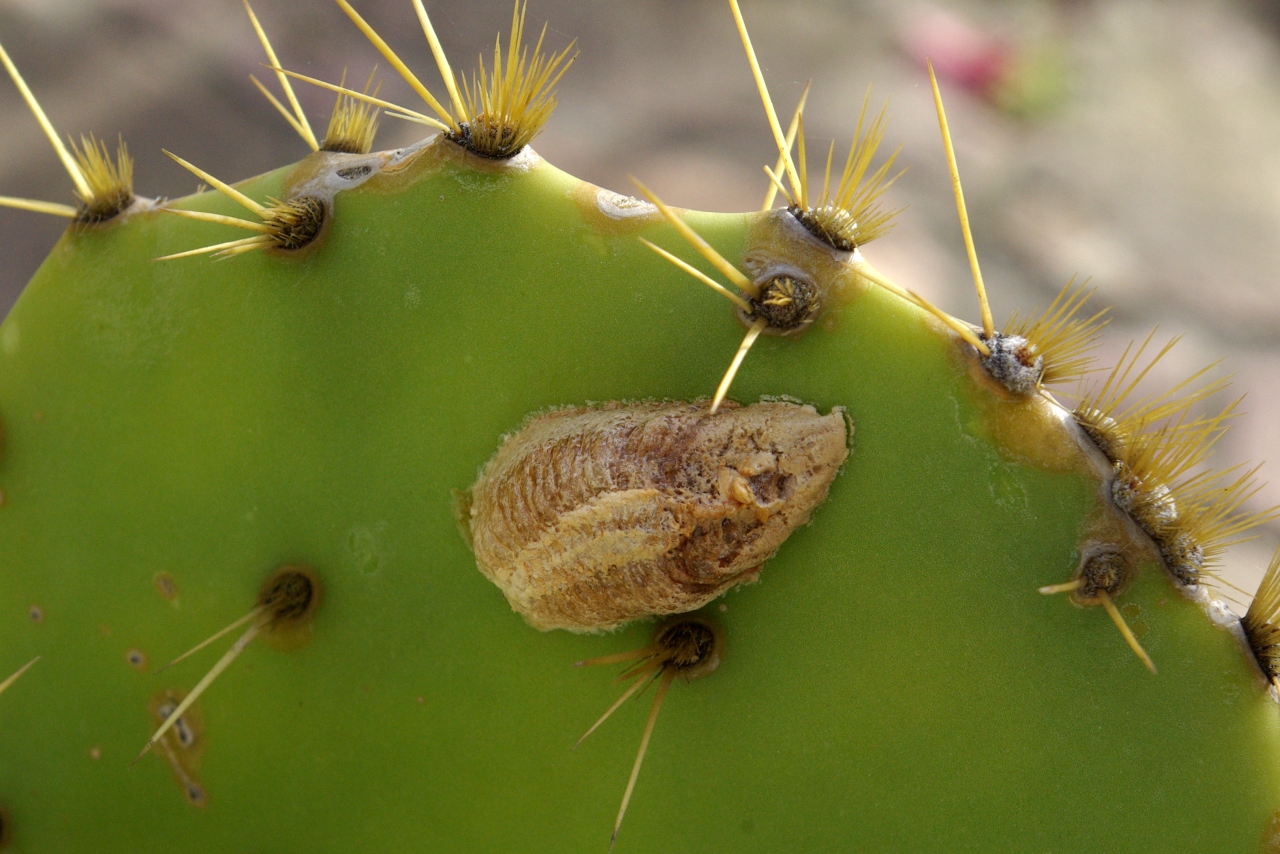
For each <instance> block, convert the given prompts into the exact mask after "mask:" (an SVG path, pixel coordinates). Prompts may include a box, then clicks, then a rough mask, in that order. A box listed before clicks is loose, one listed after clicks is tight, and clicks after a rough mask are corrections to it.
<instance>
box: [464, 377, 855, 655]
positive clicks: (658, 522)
mask: <svg viewBox="0 0 1280 854" xmlns="http://www.w3.org/2000/svg"><path fill="white" fill-rule="evenodd" d="M849 429H850V428H848V427H846V416H845V414H844V412H843V410H841V409H839V408H836V409H835V410H833V411H832V412H831V413H829V414H827V415H819V414H818V413H817V411H816V410H814V408H813V407H811V406H802V405H799V404H795V403H785V402H762V403H757V404H753V405H751V406H739V405H737V404H736V403H732V402H726V405H725V407H724V408H723V409H722V410H721V411H720V412H718V413H710V412H708V410H707V407H706V404H705V402H703V401H696V402H693V403H610V404H606V405H604V406H601V407H598V408H579V407H568V408H565V409H558V410H552V411H550V412H545V413H542V414H539V415H536V416H534V417H533V418H531V419H530V420H529V421H528V422H526V424H525V425H524V426H523V427H522V428H521V429H520V430H519V431H517V432H516V433H513V434H511V435H509V436H507V437H506V438H505V439H504V441H503V443H502V445H501V446H500V447H499V448H498V451H497V453H495V454H494V456H493V458H492V459H491V460H490V461H489V462H488V464H487V465H486V466H485V468H484V471H483V472H482V473H481V475H480V477H479V479H478V480H477V481H476V483H475V484H474V485H473V486H472V489H471V495H472V503H471V511H470V512H471V515H470V522H471V524H470V527H471V534H472V541H473V543H474V548H475V554H476V565H477V566H478V568H479V569H480V571H481V572H482V573H484V575H485V576H486V577H487V578H489V579H490V580H491V581H493V582H494V583H495V584H497V585H498V587H499V588H500V589H501V590H502V592H503V593H504V595H506V597H507V601H508V602H510V603H511V606H512V608H513V609H514V610H516V611H518V612H519V613H520V614H522V615H523V616H524V617H525V619H526V620H528V622H529V623H530V624H531V625H533V626H534V627H535V628H538V629H542V630H544V631H545V630H549V629H557V628H562V629H568V630H569V631H575V632H585V631H598V630H602V629H609V628H613V627H615V626H619V625H621V624H623V623H626V622H628V621H630V620H634V619H638V618H641V617H647V616H652V615H655V614H659V615H660V614H678V613H684V612H687V611H692V610H695V609H697V608H699V607H701V606H702V605H704V604H706V603H707V602H709V601H711V600H712V599H715V598H716V597H717V596H719V595H720V594H722V593H724V592H725V591H726V590H728V589H729V588H730V587H733V586H735V585H737V584H741V583H744V582H747V581H752V580H754V579H755V578H756V576H757V574H758V573H759V571H760V568H761V565H762V564H763V563H764V562H765V561H766V560H768V559H769V558H770V557H772V556H773V554H774V553H775V552H776V551H777V550H778V548H779V547H780V546H781V545H782V543H783V542H784V541H785V540H786V539H787V537H788V536H790V535H791V532H792V531H794V530H795V529H796V528H797V527H799V526H800V525H803V524H804V523H805V522H807V521H808V520H809V517H810V515H811V514H812V512H813V510H814V509H815V508H816V507H817V506H818V505H819V504H821V503H822V502H823V501H824V500H825V499H826V496H827V490H828V489H829V488H830V486H831V482H832V481H833V480H834V479H835V476H836V474H837V472H838V471H839V469H840V466H841V465H842V464H843V463H844V461H845V458H846V457H847V456H848V453H849V450H848V449H849V436H850V433H849Z"/></svg>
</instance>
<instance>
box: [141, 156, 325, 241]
mask: <svg viewBox="0 0 1280 854" xmlns="http://www.w3.org/2000/svg"><path fill="white" fill-rule="evenodd" d="M165 154H168V155H169V156H170V157H171V158H173V159H174V160H175V161H176V162H177V163H178V164H179V165H181V166H182V167H183V168H184V169H186V170H187V171H189V172H191V173H192V174H193V175H195V176H196V177H198V178H200V179H201V180H202V181H205V182H207V183H208V184H210V185H211V186H213V187H214V188H216V189H217V190H218V191H219V192H221V193H222V194H223V195H225V196H227V197H228V198H229V199H231V200H232V201H234V202H236V204H238V205H240V206H241V207H243V208H245V209H246V210H248V211H249V212H250V213H252V214H254V215H255V216H256V217H257V218H258V219H257V221H254V220H250V219H243V218H241V217H233V216H225V215H224V214H215V213H208V212H205V211H189V210H184V209H181V208H172V207H166V208H164V210H165V211H166V212H168V213H172V214H176V215H178V216H183V217H186V218H188V219H198V220H202V221H204V222H212V223H216V224H219V225H230V226H234V227H235V228H241V229H244V230H246V231H252V232H254V236H252V237H244V238H240V239H238V240H229V241H226V242H224V243H215V244H213V245H210V246H201V247H200V248H198V249H189V250H187V251H185V252H175V253H173V254H172V255H164V256H161V257H160V258H157V259H156V260H157V261H172V260H175V259H178V258H187V257H189V256H192V255H206V254H212V255H213V256H214V257H215V258H228V257H232V256H235V255H241V254H243V253H245V252H252V251H254V250H255V249H266V248H275V249H283V250H295V249H301V248H303V247H304V246H307V245H308V244H310V243H311V242H312V241H314V240H315V239H316V238H317V237H318V236H319V235H320V231H321V229H323V228H324V223H325V219H326V213H327V211H328V205H327V204H326V202H325V201H324V200H323V199H321V198H319V197H317V196H309V195H301V196H296V197H294V198H292V199H285V200H283V201H282V200H279V199H269V200H268V201H269V204H265V205H264V204H262V203H261V202H256V201H254V200H253V199H251V198H249V197H248V196H246V195H245V194H244V193H242V192H240V191H239V190H237V189H236V188H234V187H232V186H231V185H230V184H227V183H226V182H224V181H221V180H219V179H217V178H215V177H214V176H212V175H210V174H209V173H208V172H205V171H204V170H203V169H200V168H199V167H198V166H194V165H192V164H190V163H188V162H187V161H185V160H183V159H182V158H181V157H178V156H177V155H176V154H173V153H172V152H169V151H166V152H165Z"/></svg>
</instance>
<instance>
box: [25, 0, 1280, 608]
mask: <svg viewBox="0 0 1280 854" xmlns="http://www.w3.org/2000/svg"><path fill="white" fill-rule="evenodd" d="M743 3H744V7H745V14H746V16H747V20H748V23H749V25H750V26H751V28H752V31H753V35H754V38H755V42H756V46H757V50H758V51H759V53H760V56H761V61H762V63H763V64H764V66H765V68H766V74H767V76H768V80H769V83H770V87H771V89H772V91H773V94H774V97H775V100H776V101H777V103H778V104H779V109H780V110H781V111H786V112H789V111H790V109H791V107H792V106H793V105H794V103H795V101H796V99H797V98H798V97H799V94H800V91H801V89H802V88H803V87H804V84H805V81H806V80H807V79H809V78H812V79H813V81H814V89H813V94H812V96H811V97H810V101H809V108H808V110H807V112H806V128H807V130H808V133H809V138H810V144H811V146H816V147H819V148H825V146H826V144H827V142H828V140H829V139H831V138H833V137H834V138H835V139H836V140H837V146H838V147H842V146H847V145H848V141H849V137H850V134H851V133H852V131H853V127H854V124H855V122H856V120H857V110H858V106H859V104H860V101H861V98H862V95H863V93H864V91H865V90H866V87H867V86H868V85H872V86H873V87H874V88H873V95H872V98H873V103H875V104H876V105H878V104H879V103H880V102H881V101H882V100H883V99H885V98H888V99H889V101H890V113H891V115H892V119H891V123H890V125H889V130H888V132H887V134H886V142H887V143H888V144H889V145H890V146H892V145H897V144H898V143H899V142H901V143H902V144H903V148H902V153H901V155H900V162H901V163H902V164H904V165H907V166H909V167H910V170H909V171H908V173H907V174H906V175H905V176H904V177H903V178H902V179H901V180H900V181H899V182H898V183H897V184H896V185H895V186H894V187H893V188H892V189H891V191H890V193H889V196H888V203H889V204H890V205H891V206H894V207H903V208H905V210H904V211H903V213H902V215H901V216H900V218H899V221H898V225H897V227H896V229H895V230H894V231H893V232H892V233H891V234H890V236H888V237H886V238H884V239H883V240H881V241H880V242H878V243H876V244H873V245H872V246H871V247H870V249H869V250H868V253H867V254H868V257H869V258H871V259H872V260H873V261H874V262H875V263H876V264H877V265H878V266H879V267H881V268H882V269H883V270H885V271H886V272H888V273H889V274H891V275H892V276H894V277H895V278H896V279H897V280H899V281H900V282H902V283H903V284H906V285H908V286H910V287H912V288H914V289H916V290H918V291H919V292H921V293H923V294H924V295H926V296H927V297H929V298H931V299H932V300H934V301H935V302H937V303H938V304H940V305H942V306H943V307H944V308H946V309H947V310H949V311H951V312H952V313H954V314H957V315H960V316H964V317H968V318H970V319H976V318H977V307H976V301H975V299H974V297H973V293H972V286H971V284H970V279H969V274H968V268H967V262H966V260H965V256H964V249H963V244H962V242H961V237H960V232H959V228H958V227H957V224H956V218H955V208H954V205H953V202H952V198H951V194H950V190H949V186H948V182H947V178H946V166H945V161H944V158H943V154H942V147H941V145H940V143H939V138H938V130H937V125H936V121H935V118H934V113H933V105H932V101H931V99H930V96H929V90H928V80H927V78H926V76H925V74H924V71H923V66H922V57H923V56H924V55H925V54H928V55H930V56H932V57H933V58H934V62H935V64H936V65H938V67H939V69H940V71H941V72H942V76H943V78H944V79H943V87H944V96H945V97H946V99H947V108H948V113H949V117H950V119H951V124H952V132H953V134H954V136H955V140H956V147H957V156H958V158H959V161H960V167H961V170H962V176H963V178H964V181H965V188H966V193H967V196H968V201H969V210H970V216H971V218H972V222H973V228H974V235H975V240H976V242H977V245H978V249H979V252H980V257H981V258H982V261H983V268H984V273H985V276H986V279H987V283H988V287H989V288H990V289H991V291H992V295H993V296H992V298H993V303H994V308H995V312H996V314H997V320H998V322H999V321H1000V320H1002V319H1003V317H1005V316H1007V314H1008V313H1009V312H1011V311H1012V310H1014V309H1022V310H1023V311H1024V312H1025V311H1030V310H1035V309H1038V308H1040V307H1042V306H1044V305H1046V304H1047V303H1048V302H1049V301H1050V300H1051V299H1052V298H1053V296H1054V294H1055V293H1056V292H1057V290H1058V289H1059V288H1060V287H1061V286H1062V284H1063V283H1064V282H1065V281H1066V280H1067V279H1068V278H1070V277H1071V276H1073V275H1078V276H1083V277H1092V281H1093V284H1095V285H1096V286H1097V288H1098V295H1097V300H1098V302H1099V303H1100V304H1110V305H1112V306H1114V310H1113V320H1112V323H1111V326H1110V327H1109V329H1108V330H1107V332H1106V335H1105V340H1104V344H1103V348H1102V356H1103V360H1104V364H1107V365H1110V364H1111V363H1113V362H1114V360H1115V358H1116V357H1117V356H1118V355H1119V353H1120V351H1121V350H1122V349H1123V347H1124V345H1125V344H1126V343H1127V342H1128V341H1129V340H1131V339H1132V338H1134V337H1142V336H1145V335H1146V333H1147V332H1148V331H1149V330H1150V328H1151V326H1152V325H1153V324H1157V323H1158V324H1159V325H1160V328H1161V330H1162V332H1161V334H1162V335H1172V334H1181V335H1183V336H1184V338H1183V341H1182V343H1181V345H1180V346H1179V347H1178V348H1177V349H1176V350H1175V351H1174V353H1173V354H1172V356H1171V357H1170V358H1168V359H1166V360H1165V362H1164V363H1162V365H1161V366H1160V368H1159V369H1158V371H1156V372H1155V373H1157V374H1158V375H1159V376H1157V377H1155V378H1154V379H1155V382H1158V383H1163V384H1165V385H1168V384H1171V383H1173V382H1176V381H1178V380H1180V379H1182V378H1183V377H1184V376H1186V375H1188V374H1190V373H1191V372H1193V371H1194V370H1196V369H1198V368H1200V367H1202V366H1203V365H1205V364H1207V363H1209V362H1212V361H1214V360H1217V359H1223V360H1224V361H1223V368H1222V370H1223V371H1224V372H1232V373H1234V374H1235V375H1236V380H1235V385H1234V390H1235V393H1237V394H1238V393H1245V394H1247V399H1246V401H1245V405H1244V409H1245V410H1246V412H1247V413H1248V414H1247V416H1246V417H1243V418H1240V419H1238V423H1237V425H1236V427H1235V429H1234V430H1233V431H1232V432H1231V433H1230V434H1229V435H1228V437H1227V438H1226V439H1225V440H1224V441H1223V443H1222V447H1221V449H1220V451H1219V453H1218V464H1219V465H1231V464H1235V463H1237V462H1241V461H1246V460H1254V461H1259V460H1270V464H1269V465H1268V466H1266V467H1264V469H1263V475H1264V476H1265V477H1267V478H1268V479H1269V480H1270V481H1271V483H1270V485H1269V486H1268V487H1266V488H1265V489H1264V490H1263V492H1262V493H1261V494H1260V495H1259V497H1258V499H1257V500H1256V501H1255V502H1254V506H1255V507H1262V506H1269V505H1272V504H1280V3H1277V2H1275V0H1268V2H1263V0H1253V2H1249V0H1220V2H1215V0H1108V2H1101V0H1099V2H1085V0H1075V2H1047V0H1025V1H1024V2H1012V0H1007V1H1006V2H998V0H968V1H967V2H947V3H940V4H937V5H928V4H923V3H919V4H916V3H894V2H888V0H866V2H839V0H743ZM356 5H357V7H358V8H359V9H360V10H361V12H362V14H364V15H365V16H366V17H367V19H368V20H369V21H370V22H371V23H372V24H373V25H374V26H375V27H376V28H377V29H378V30H379V32H381V33H383V35H384V36H385V37H386V38H387V39H388V41H390V42H391V43H392V44H393V46H394V47H395V48H396V49H397V51H399V52H400V54H401V56H402V57H403V58H404V59H405V60H406V61H407V62H408V63H409V64H410V66H411V67H413V68H415V69H420V70H421V75H420V76H422V78H423V79H424V81H426V82H427V83H428V85H429V86H432V87H433V88H434V89H436V90H437V92H438V94H440V95H441V96H443V94H444V92H443V87H442V86H439V85H438V84H437V76H436V75H435V73H434V71H433V69H434V65H433V64H432V62H431V59H430V55H429V52H428V50H427V47H426V44H425V40H424V39H423V38H422V36H421V31H420V29H419V28H418V24H417V21H416V19H415V18H414V16H413V12H412V8H411V6H410V4H409V2H408V0H363V2H360V1H359V0H357V2H356ZM427 7H428V9H429V11H430V12H431V14H432V17H433V20H434V22H435V25H436V28H437V31H438V33H439V35H440V38H441V41H442V42H443V44H444V46H445V49H446V51H447V52H448V53H449V55H450V56H451V57H452V59H453V63H454V66H455V68H458V69H469V68H471V67H473V65H474V62H475V57H476V54H477V53H478V52H479V51H481V50H486V51H491V49H492V43H493V42H492V40H493V36H494V34H495V33H497V32H498V31H500V30H501V31H503V32H504V33H505V31H506V29H507V27H508V25H509V22H510V8H509V6H508V5H507V3H506V2H505V0H428V2H427ZM255 9H256V11H257V12H258V14H259V16H260V18H261V19H262V21H263V23H264V25H265V27H266V28H267V31H268V32H269V33H270V34H271V36H272V38H273V41H274V43H275V46H276V49H277V51H278V52H279V54H280V56H281V58H282V60H283V62H284V63H285V65H286V66H289V67H292V68H295V69H297V70H300V71H302V72H304V73H307V74H311V75H313V76H318V77H322V78H326V79H331V80H336V79H337V78H338V76H339V75H340V74H341V73H342V71H343V69H344V68H345V69H348V70H349V72H350V74H351V75H352V77H353V78H357V79H363V78H364V77H365V76H366V75H368V74H369V72H370V71H371V70H372V68H373V66H374V65H375V63H378V62H379V57H378V56H377V55H376V53H375V52H374V51H373V49H372V48H371V47H370V46H369V45H368V43H367V42H366V41H365V40H364V38H363V37H362V36H361V35H360V34H359V33H358V32H357V31H356V30H355V28H354V27H352V26H351V24H350V23H349V22H348V21H347V19H346V18H345V16H343V15H342V13H341V11H340V10H339V9H338V8H337V7H336V6H335V5H334V4H332V3H327V2H323V0H312V2H307V3H299V2H296V0H257V2H256V4H255ZM529 19H530V23H531V24H534V23H536V24H537V25H538V26H540V25H541V23H542V22H543V21H548V22H550V27H549V29H548V34H547V39H548V42H549V44H550V45H551V46H552V47H553V48H556V49H558V48H560V47H563V46H564V45H566V44H568V43H569V41H570V40H571V39H574V38H576V39H577V40H578V47H579V49H580V50H581V55H580V56H579V58H578V61H577V64H576V65H575V66H574V67H573V68H572V69H571V70H570V72H569V73H568V74H567V75H566V76H565V78H564V81H563V83H562V85H561V87H560V100H561V106H560V108H559V110H558V111H557V113H556V115H555V117H554V119H553V120H552V122H551V124H550V126H549V127H548V128H547V130H546V131H545V133H543V135H542V136H541V137H540V138H539V139H538V140H537V142H536V143H535V147H536V148H537V149H538V150H539V152H541V153H542V154H543V155H544V156H545V157H547V158H548V159H549V160H551V161H552V162H554V163H556V164H557V165H559V166H561V167H562V168H565V169H567V170H569V171H571V172H573V173H574V174H576V175H578V176H580V177H582V178H585V179H587V180H590V181H593V182H595V183H597V184H600V185H602V186H604V187H608V188H611V189H615V190H619V191H622V192H628V191H629V189H630V184H629V182H628V180H627V176H628V175H629V174H634V175H637V176H639V177H641V178H642V179H643V180H644V181H645V182H646V183H648V184H649V185H650V186H652V187H653V188H654V189H655V190H656V191H657V192H658V193H659V194H660V195H661V196H662V197H663V198H664V199H666V200H667V201H668V202H670V203H672V204H676V205H681V206H688V207H696V208H701V209H704V210H743V209H753V208H756V207H758V206H759V204H760V200H761V198H762V195H763V193H764V191H765V189H766V184H765V178H764V175H763V173H762V171H761V169H760V166H761V164H763V163H766V162H767V163H770V164H772V162H773V160H774V157H775V152H774V149H773V143H772V140H771V137H770V135H769V133H768V130H767V127H766V124H765V121H764V118H763V115H762V113H761V109H760V104H759V101H758V99H757V96H756V94H755V90H754V88H753V86H752V83H751V78H750V75H749V73H748V69H747V65H746V62H745V59H744V58H743V54H742V49H741V46H740V45H739V42H738V40H737V36H736V33H735V30H734V27H733V23H732V19H731V17H730V15H729V11H728V8H727V4H726V3H724V2H723V0H628V2H625V3H621V2H598V1H597V0H533V2H531V3H530V6H529ZM0 41H2V42H3V44H4V45H5V47H6V48H7V49H8V50H9V52H10V53H11V55H12V56H13V58H14V59H15V61H16V62H17V63H18V65H19V67H20V68H21V69H22V70H23V72H24V73H25V75H26V76H27V80H28V82H29V83H30V84H31V86H32V88H33V89H34V90H35V92H36V93H37V96H38V97H39V98H40V99H41V101H42V103H43V104H44V106H45V109H46V110H47V111H48V113H49V114H50V116H51V118H52V119H53V121H54V123H55V124H56V126H57V127H58V128H59V129H61V130H62V131H63V132H64V133H69V132H74V133H80V132H88V131H93V132H95V133H97V134H98V135H99V136H102V137H106V138H108V139H114V138H115V136H116V135H117V134H123V135H124V137H125V138H126V140H127V141H128V144H129V147H130V150H131V152H132V153H133V155H134V157H135V158H136V160H137V169H136V185H137V189H138V192H139V193H141V194H143V195H148V196H180V195H184V194H186V193H189V192H191V191H193V190H194V189H195V182H194V181H193V179H192V178H191V176H190V175H189V174H187V173H186V172H184V171H183V170H182V169H180V168H179V167H178V166H177V165H176V164H174V163H172V162H171V161H169V160H168V159H167V158H166V157H164V156H163V155H162V154H161V152H160V149H161V147H162V146H163V147H166V148H168V149H170V150H172V151H174V152H176V153H178V154H181V155H182V156H183V157H185V158H187V159H188V160H191V161H192V162H194V163H196V164H198V165H200V166H202V167H204V168H206V169H208V170H209V171H211V172H213V173H214V174H216V175H218V176H220V177H222V178H225V179H227V180H233V181H234V180H240V179H242V178H246V177H249V176H251V175H254V174H257V173H259V172H262V171H265V170H267V169H270V168H273V167H276V166H279V165H281V164H283V163H287V162H290V161H292V160H295V159H297V158H299V157H301V156H302V155H303V154H305V153H306V151H307V149H306V147H305V145H304V144H303V143H302V141H301V140H300V139H299V138H298V137H297V136H296V135H295V134H294V133H293V131H292V130H291V129H290V128H289V127H288V126H287V125H286V124H285V123H284V122H283V121H282V120H281V119H280V118H279V116H278V115H277V114H276V113H275V112H274V111H273V109H272V108H271V107H270V106H269V105H268V104H267V102H266V101H265V100H264V99H263V98H262V97H261V96H260V95H259V94H258V93H257V92H256V91H254V89H253V87H252V86H251V84H250V82H249V79H248V76H249V74H251V73H253V74H257V75H258V76H259V77H260V79H263V80H267V79H268V77H269V76H270V75H269V74H267V73H265V72H264V70H263V69H262V68H261V66H260V63H261V62H262V61H263V56H262V53H261V49H260V47H259V45H258V43H257V40H256V38H255V37H254V34H253V31H252V30H251V28H250V25H249V23H248V20H247V18H246V16H245V14H244V10H243V8H242V7H241V5H240V4H239V3H238V2H236V0H0ZM380 67H381V70H380V72H379V76H380V78H381V79H382V81H383V89H382V95H383V96H384V97H387V98H389V99H390V100H393V101H399V102H401V103H404V104H406V105H409V106H419V105H418V104H417V101H416V97H415V96H414V95H413V94H412V92H411V91H410V90H409V89H408V87H407V86H405V85H404V84H403V82H402V81H400V80H399V78H398V77H396V76H395V75H394V72H391V71H390V70H389V69H387V67H386V64H385V63H381V65H380ZM299 92H300V96H301V98H302V100H303V103H304V105H305V106H306V107H307V108H308V110H309V113H310V115H311V116H312V117H313V119H312V121H313V124H316V125H319V128H318V131H319V132H322V129H323V123H324V121H325V120H326V119H327V116H328V112H329V109H330V107H331V104H332V96H331V95H330V94H328V93H326V92H322V91H318V90H315V89H311V88H309V87H306V86H305V85H303V86H300V88H299ZM419 131H420V128H419V127H418V126H415V125H409V124H405V123H403V122H398V121H396V120H394V119H384V120H383V123H382V129H381V130H380V132H379V136H378V140H377V147H379V148H393V147H397V146H400V145H403V144H406V143H409V142H411V141H413V140H414V139H416V138H417V137H418V136H420V135H421V134H420V132H419ZM0 194H4V195H15V196H26V197H31V198H40V199H48V200H52V201H63V202H68V201H70V200H71V199H70V195H71V184H70V181H69V180H68V179H67V177H66V175H65V174H64V173H63V172H62V170H61V167H60V165H59V163H58V161H57V160H56V158H55V157H54V155H53V153H52V152H51V150H50V148H49V145H48V143H47V141H46V140H45V139H44V137H43V136H42V135H41V134H40V132H39V130H38V128H37V126H36V124H35V122H34V121H33V120H32V119H31V118H30V116H29V114H28V112H27V109H26V107H25V105H24V104H23V103H22V101H21V100H20V98H19V97H18V94H17V92H16V90H14V88H13V87H12V86H11V85H9V84H8V81H7V80H5V81H0ZM64 226H65V222H64V221H62V220H60V219H57V218H54V217H41V216H39V215H35V214H26V213H19V212H14V211H7V210H0V258H2V259H3V260H2V261H0V312H3V311H7V310H8V307H9V306H10V305H12V303H13V301H14V300H15V299H16V298H17V295H18V293H19V291H20V290H21V288H22V286H23V284H24V283H25V282H26V280H27V279H28V278H29V277H30V276H31V274H32V273H33V272H34V271H35V269H36V267H37V266H38V265H39V263H40V261H41V259H42V258H43V257H44V255H45V254H46V253H47V252H48V250H49V248H50V247H51V246H52V245H53V243H54V242H55V241H56V240H57V237H58V235H59V234H60V233H61V231H62V229H63V228H64ZM1277 542H1280V525H1272V526H1270V527H1269V528H1267V529H1266V530H1265V531H1264V532H1263V536H1262V537H1260V538H1259V540H1258V541H1256V542H1254V543H1251V544H1246V545H1244V546H1241V547H1239V548H1237V549H1236V550H1234V552H1233V553H1232V555H1231V556H1230V574H1231V578H1233V579H1234V580H1235V581H1236V583H1238V584H1239V586H1241V587H1242V588H1244V589H1246V590H1252V589H1253V588H1254V587H1255V586H1256V583H1257V580H1258V579H1259V578H1260V577H1261V574H1262V570H1263V569H1264V568H1265V566H1266V563H1267V560H1268V559H1269V557H1270V554H1271V551H1272V549H1273V548H1274V546H1275V544H1276V543H1277ZM1236 598H1237V599H1239V600H1241V601H1247V600H1246V599H1245V597H1243V596H1240V595H1237V596H1236Z"/></svg>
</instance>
